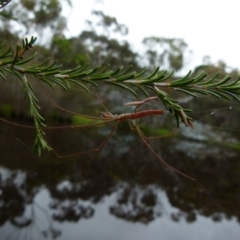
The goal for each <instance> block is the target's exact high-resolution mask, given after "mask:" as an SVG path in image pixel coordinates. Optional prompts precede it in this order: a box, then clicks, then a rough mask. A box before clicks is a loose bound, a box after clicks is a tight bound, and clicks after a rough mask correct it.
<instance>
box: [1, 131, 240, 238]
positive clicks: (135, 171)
mask: <svg viewBox="0 0 240 240" xmlns="http://www.w3.org/2000/svg"><path fill="white" fill-rule="evenodd" d="M4 127H5V128H6V127H7V126H4ZM10 129H11V131H14V129H13V127H12V126H11V128H10ZM21 131H24V130H22V129H16V132H15V133H14V134H15V135H16V136H19V134H20V136H21V138H22V139H23V137H25V140H24V142H25V143H28V141H30V140H29V139H31V137H30V135H31V133H29V135H28V134H26V131H24V133H21ZM48 134H52V135H51V136H50V138H55V139H56V143H57V144H58V145H59V148H60V149H61V148H64V145H65V138H64V137H63V138H61V137H59V135H58V133H48ZM54 134H55V135H54ZM81 134H83V133H81ZM2 135H3V136H2V140H1V145H0V152H1V167H2V171H1V182H0V188H1V194H0V212H1V214H0V225H1V226H2V230H4V226H6V224H7V223H8V224H9V223H10V224H12V225H13V226H14V227H15V228H16V229H32V228H33V226H35V227H36V228H39V232H40V234H41V236H44V237H49V236H51V237H52V238H57V237H59V236H60V235H61V231H62V230H59V229H56V228H54V227H53V222H71V223H74V222H78V221H80V220H84V219H89V218H93V217H94V215H95V212H96V211H97V206H98V204H100V203H101V202H103V201H104V199H105V198H106V197H107V196H110V195H113V194H114V195H115V196H116V197H115V200H114V202H111V203H109V206H108V207H109V213H110V214H111V215H113V216H116V217H117V218H121V219H124V220H126V221H129V222H141V223H144V224H149V223H151V222H152V221H153V220H155V219H156V218H159V217H164V203H163V202H162V199H161V195H160V194H159V192H160V191H164V192H165V193H166V195H167V197H168V200H169V202H170V203H171V205H172V206H174V207H175V208H177V209H178V211H174V212H172V213H171V214H170V216H171V219H172V220H173V221H179V220H180V219H181V218H184V219H185V220H186V221H187V222H194V221H196V220H197V218H198V215H203V216H206V217H210V218H211V219H212V220H213V221H221V220H222V219H224V218H228V219H229V218H231V217H236V218H237V219H238V221H239V220H240V208H239V203H240V199H239V190H240V175H239V170H240V162H239V153H238V151H235V150H233V149H229V148H226V147H224V146H223V145H219V144H214V143H210V142H206V141H205V142H201V144H203V145H204V144H205V145H204V146H205V148H211V150H212V151H213V152H217V153H218V154H217V155H216V154H215V155H214V158H213V156H211V155H210V154H209V155H205V156H204V157H202V158H200V159H196V156H197V155H198V154H199V155H200V154H201V151H202V150H201V149H199V148H196V149H195V155H194V156H188V155H187V154H186V152H184V151H181V149H178V148H177V147H176V148H175V149H174V148H173V147H172V146H177V143H178V144H181V141H185V143H184V144H185V146H187V144H188V142H189V143H191V144H194V143H195V144H198V143H199V142H200V140H199V139H193V138H189V137H186V136H185V137H184V136H182V137H181V139H180V138H177V137H176V138H172V139H161V141H160V142H158V141H154V142H153V143H151V144H152V146H153V147H154V148H155V149H156V148H159V152H161V153H162V155H163V158H164V159H168V162H169V164H170V165H172V166H174V167H175V168H177V169H179V170H181V171H184V172H187V171H188V172H189V169H187V170H186V169H184V168H185V167H186V165H187V164H186V163H187V162H189V164H190V165H191V168H192V170H193V171H194V173H195V174H196V176H197V179H198V180H199V182H201V184H202V185H203V186H204V187H205V188H206V189H207V191H208V193H209V195H207V194H206V193H205V190H204V189H203V188H202V187H201V186H199V185H198V184H196V182H193V181H189V180H188V179H184V178H181V177H179V176H178V175H176V174H175V173H172V172H169V170H168V169H164V168H163V167H162V165H160V164H159V163H158V162H157V161H155V159H154V157H153V156H152V154H151V153H150V152H149V151H148V150H147V149H146V148H144V147H142V146H143V145H141V144H142V143H141V142H140V141H137V138H136V139H135V138H129V142H128V143H127V144H126V145H127V146H128V147H129V149H128V151H127V153H124V152H122V153H120V154H118V150H117V149H118V148H117V145H116V143H115V141H118V139H116V138H112V139H111V140H110V142H109V145H110V146H111V147H110V148H108V151H105V152H103V153H102V154H91V155H87V156H84V157H81V158H75V159H68V160H64V161H63V160H59V159H56V158H55V156H54V155H53V154H52V153H45V154H44V156H43V157H41V158H38V157H36V156H35V155H34V154H33V153H31V152H29V151H26V149H23V146H22V145H21V144H19V143H18V142H17V141H16V139H15V138H13V137H11V136H9V134H7V133H4V132H3V133H2ZM77 137H78V138H77V139H72V138H70V139H68V144H69V145H70V146H71V144H74V142H76V141H77V140H79V136H77ZM120 137H121V135H119V134H118V137H117V138H120ZM96 138H97V136H96ZM6 139H7V140H6ZM83 139H84V136H83ZM96 141H98V140H96ZM16 143H17V144H16ZM159 143H160V144H159ZM192 146H193V145H192ZM6 149H7V151H6ZM145 150H146V151H145ZM198 151H199V152H198ZM230 152H232V153H233V154H230ZM226 153H227V156H226V157H224V156H225V155H226ZM142 156H144V158H143V157H142ZM217 156H220V158H217ZM43 188H44V189H46V190H47V191H48V192H49V194H50V199H51V200H50V203H49V206H48V208H47V209H41V202H39V201H37V200H36V196H37V194H38V193H39V192H41V189H43ZM218 205H219V206H220V208H219V207H218ZM36 208H38V212H39V210H40V209H41V211H42V212H43V214H45V218H46V219H47V221H46V222H48V226H47V227H46V228H45V229H42V225H41V224H40V227H39V226H38V225H39V223H38V222H37V216H36V214H35V211H36V210H35V209H36ZM29 209H31V210H29ZM29 231H30V230H29Z"/></svg>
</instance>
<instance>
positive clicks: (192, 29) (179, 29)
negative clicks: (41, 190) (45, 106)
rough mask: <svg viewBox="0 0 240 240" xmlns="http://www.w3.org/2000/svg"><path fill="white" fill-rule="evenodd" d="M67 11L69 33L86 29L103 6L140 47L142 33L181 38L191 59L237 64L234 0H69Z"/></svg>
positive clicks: (239, 49)
mask: <svg viewBox="0 0 240 240" xmlns="http://www.w3.org/2000/svg"><path fill="white" fill-rule="evenodd" d="M72 2H73V9H72V10H69V11H68V12H67V16H68V19H69V25H68V26H69V33H70V34H71V35H75V36H76V35H78V34H79V33H80V32H81V31H82V30H83V29H86V25H84V21H85V20H86V19H90V17H91V15H90V12H91V10H92V9H95V10H102V11H103V12H104V13H105V14H107V15H111V16H114V17H116V18H117V20H118V22H119V23H123V24H125V25H126V26H127V27H128V28H129V34H128V37H127V40H128V41H129V42H130V43H131V44H132V46H133V48H134V50H137V51H138V50H139V47H140V43H141V41H142V39H143V38H144V37H148V36H157V37H169V38H183V39H184V40H185V42H186V43H187V44H188V45H189V48H190V49H191V50H192V51H193V57H192V58H191V61H192V62H193V63H194V65H196V64H200V63H201V60H202V57H203V56H205V55H210V56H211V59H212V61H213V62H216V61H217V60H223V61H224V62H226V63H227V64H228V65H229V66H231V67H236V68H240V63H239V57H240V47H239V44H240V32H239V28H240V26H239V22H240V21H239V18H240V14H239V6H240V2H239V1H237V0H228V1H226V0H201V1H200V0H147V1H146V0H142V1H140V0H138V1H137V0H102V1H99V2H102V4H99V3H96V0H87V1H86V0H85V1H83V0H72Z"/></svg>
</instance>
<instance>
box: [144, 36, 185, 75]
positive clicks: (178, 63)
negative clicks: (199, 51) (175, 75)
mask: <svg viewBox="0 0 240 240" xmlns="http://www.w3.org/2000/svg"><path fill="white" fill-rule="evenodd" d="M143 44H144V45H145V47H146V49H147V50H146V56H147V57H148V63H147V64H148V65H149V66H150V67H151V68H152V67H154V66H158V65H159V66H164V67H165V68H167V69H171V70H172V69H174V70H175V71H179V70H181V69H182V68H183V66H184V63H185V62H184V60H185V58H186V55H187V53H189V51H188V52H186V50H187V47H188V45H187V44H186V42H184V40H183V39H179V38H164V37H162V38H160V37H147V38H144V39H143Z"/></svg>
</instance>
